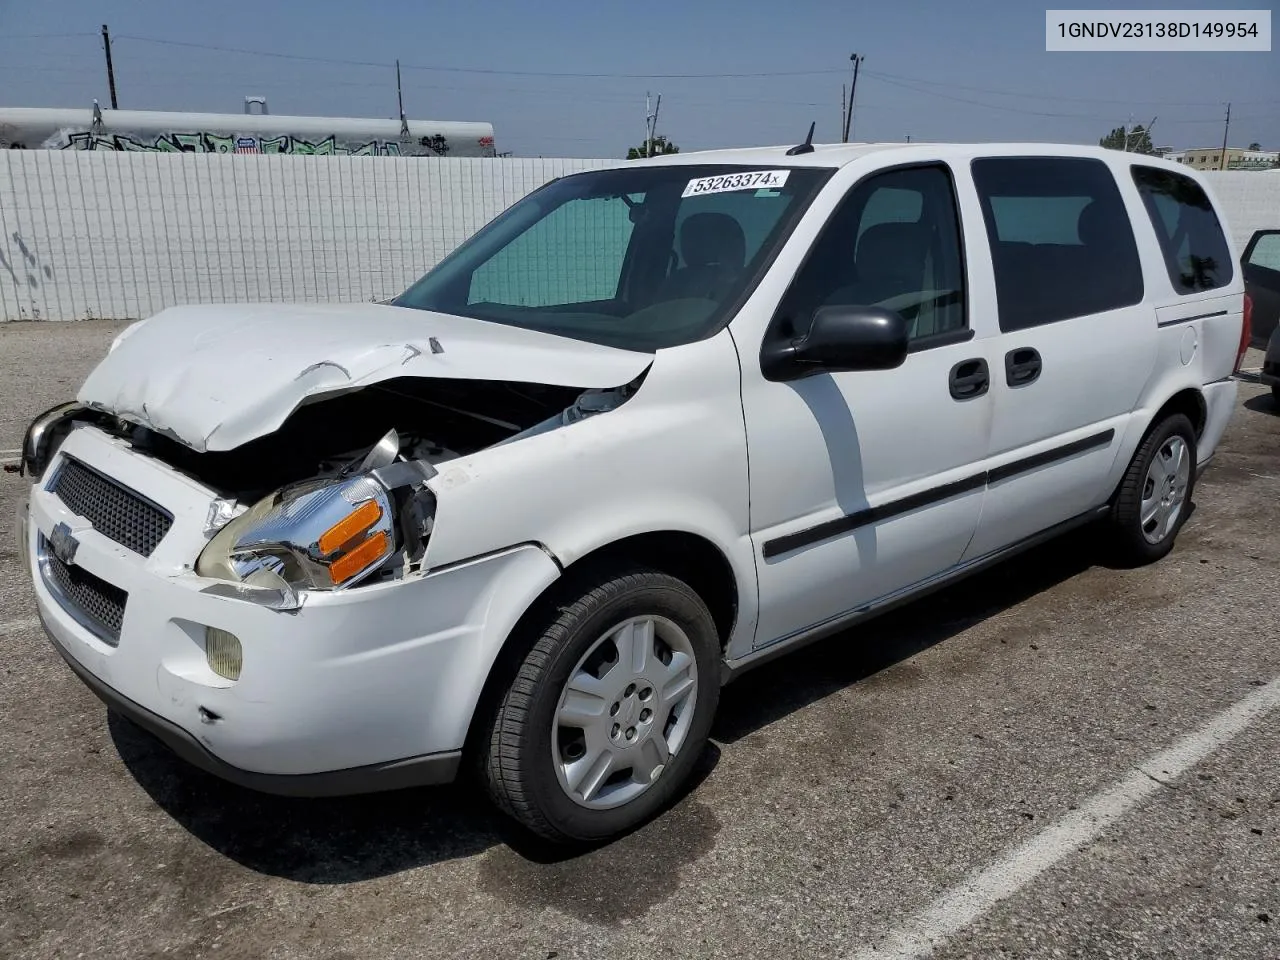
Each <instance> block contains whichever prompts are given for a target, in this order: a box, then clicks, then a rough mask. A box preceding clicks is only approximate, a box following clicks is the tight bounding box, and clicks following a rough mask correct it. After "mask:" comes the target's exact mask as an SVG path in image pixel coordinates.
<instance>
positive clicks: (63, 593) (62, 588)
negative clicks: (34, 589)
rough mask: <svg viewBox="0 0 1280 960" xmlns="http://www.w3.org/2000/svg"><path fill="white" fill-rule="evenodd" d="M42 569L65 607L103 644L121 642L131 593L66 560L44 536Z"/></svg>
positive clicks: (41, 553) (46, 579) (42, 541)
mask: <svg viewBox="0 0 1280 960" xmlns="http://www.w3.org/2000/svg"><path fill="white" fill-rule="evenodd" d="M40 569H41V571H42V572H43V573H44V580H45V583H46V584H47V585H48V587H49V591H50V592H51V593H52V594H53V596H54V598H55V599H56V600H57V601H58V603H59V604H61V605H62V608H63V609H64V610H66V611H67V612H68V613H69V614H71V615H72V616H73V617H75V618H76V619H77V620H79V621H80V622H81V623H82V624H83V625H84V626H85V627H86V628H88V629H89V630H91V631H92V632H93V633H94V634H96V635H97V636H98V637H99V638H100V639H101V640H102V641H103V642H104V643H108V644H110V645H111V646H113V647H114V646H116V645H117V644H118V643H119V642H120V625H121V624H122V623H123V622H124V605H125V603H126V602H127V601H128V599H129V594H127V593H126V592H125V591H123V590H121V589H120V588H119V587H117V586H113V585H112V584H109V583H107V581H105V580H103V579H102V578H100V577H95V576H94V575H93V574H92V573H90V572H89V571H88V570H85V569H84V568H83V567H76V566H68V565H67V564H65V563H63V562H62V561H61V560H59V559H58V558H57V557H55V556H54V555H53V554H52V553H51V552H50V551H49V550H48V549H47V545H46V543H45V542H44V538H43V537H41V543H40Z"/></svg>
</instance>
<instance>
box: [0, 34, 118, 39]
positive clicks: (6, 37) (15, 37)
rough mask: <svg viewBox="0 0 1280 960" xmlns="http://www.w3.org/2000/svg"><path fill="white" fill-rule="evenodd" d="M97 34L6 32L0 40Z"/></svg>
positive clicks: (59, 37)
mask: <svg viewBox="0 0 1280 960" xmlns="http://www.w3.org/2000/svg"><path fill="white" fill-rule="evenodd" d="M96 36H97V34H96V33H6V34H5V35H4V36H2V37H0V40H62V39H65V38H67V37H96Z"/></svg>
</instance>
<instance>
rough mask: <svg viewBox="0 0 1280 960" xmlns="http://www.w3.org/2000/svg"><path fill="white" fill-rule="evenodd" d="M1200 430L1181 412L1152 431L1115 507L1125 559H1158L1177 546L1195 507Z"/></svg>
mask: <svg viewBox="0 0 1280 960" xmlns="http://www.w3.org/2000/svg"><path fill="white" fill-rule="evenodd" d="M1195 468H1196V432H1195V428H1194V427H1192V426H1191V421H1190V420H1189V419H1187V417H1186V416H1185V415H1184V414H1181V413H1175V414H1172V415H1170V416H1168V417H1165V418H1164V419H1163V420H1161V421H1160V422H1159V423H1157V424H1156V425H1155V426H1154V427H1153V428H1152V429H1151V432H1150V433H1148V434H1147V436H1146V439H1144V440H1143V441H1142V445H1141V446H1140V447H1138V452H1137V453H1135V454H1134V455H1133V460H1132V461H1131V462H1130V463H1129V469H1128V470H1126V471H1125V475H1124V479H1123V480H1121V482H1120V489H1119V490H1118V492H1117V493H1116V498H1115V502H1114V503H1113V504H1112V508H1111V524H1112V528H1113V532H1114V534H1115V536H1114V542H1115V547H1116V550H1117V552H1118V554H1119V559H1120V560H1121V561H1122V562H1126V563H1131V564H1135V565H1137V564H1144V563H1152V562H1154V561H1156V560H1159V559H1160V558H1161V557H1163V556H1164V555H1165V554H1167V553H1168V552H1169V551H1170V550H1172V549H1173V542H1174V539H1175V538H1176V537H1177V535H1178V531H1179V530H1181V529H1182V524H1183V523H1185V522H1186V519H1187V514H1188V512H1189V511H1190V509H1191V494H1192V492H1193V490H1194V489H1195V481H1196V469H1195Z"/></svg>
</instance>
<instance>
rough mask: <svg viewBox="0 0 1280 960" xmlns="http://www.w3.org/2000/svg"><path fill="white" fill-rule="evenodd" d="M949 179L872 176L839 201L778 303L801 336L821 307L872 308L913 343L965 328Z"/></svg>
mask: <svg viewBox="0 0 1280 960" xmlns="http://www.w3.org/2000/svg"><path fill="white" fill-rule="evenodd" d="M961 242H962V241H961V238H960V223H959V217H958V215H957V213H956V200H955V191H954V189H953V188H952V184H951V177H950V175H949V173H948V172H947V170H946V169H945V168H943V167H941V166H928V167H911V168H906V169H902V170H890V171H887V172H885V173H880V174H876V175H874V176H872V177H870V178H868V179H866V180H864V181H862V182H861V183H859V184H858V185H857V186H855V187H854V188H853V189H852V190H851V191H850V192H849V194H848V195H847V196H846V197H845V198H844V200H843V201H841V204H840V206H839V207H837V208H836V211H835V213H833V214H832V216H831V219H830V220H829V221H828V222H827V225H826V227H824V228H823V231H822V234H821V235H820V236H819V237H818V240H817V242H816V243H815V244H814V247H813V249H812V251H810V254H809V259H808V260H807V261H806V262H805V264H804V266H803V267H802V268H801V270H800V272H799V274H798V275H797V276H796V279H795V281H794V282H793V283H792V286H791V289H790V290H789V291H788V292H787V296H786V298H785V300H784V301H783V311H784V314H785V315H786V316H788V317H789V318H790V319H791V321H792V323H793V324H795V325H796V326H797V328H799V329H803V328H805V327H807V326H808V319H809V318H810V317H812V316H813V313H814V311H816V310H817V309H818V308H819V307H825V306H836V305H839V306H874V307H884V308H885V309H889V310H894V311H896V312H898V313H899V314H901V315H902V317H903V319H905V320H906V321H907V324H908V328H909V330H910V335H911V340H912V341H920V340H925V339H926V338H929V337H935V336H937V335H939V334H945V333H954V332H955V331H957V330H963V329H965V326H966V322H967V321H966V317H965V292H964V258H963V256H962V253H961Z"/></svg>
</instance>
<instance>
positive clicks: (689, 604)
mask: <svg viewBox="0 0 1280 960" xmlns="http://www.w3.org/2000/svg"><path fill="white" fill-rule="evenodd" d="M561 596H562V598H563V599H562V600H561V602H559V603H557V604H556V605H555V606H554V607H552V608H551V609H550V610H549V612H548V613H547V614H545V615H544V616H543V617H542V618H541V619H540V620H538V621H536V622H535V623H533V624H531V628H532V629H531V631H530V635H529V637H528V638H527V641H526V642H528V643H530V645H529V647H528V652H527V653H526V654H525V655H524V658H523V661H522V662H521V663H520V664H519V666H518V668H517V669H516V671H515V676H514V678H513V679H512V680H511V682H510V684H509V686H508V687H507V689H506V691H505V693H503V694H502V695H501V696H500V697H499V699H498V702H497V705H496V708H495V709H494V711H493V714H492V717H491V720H490V722H489V726H488V729H487V731H484V733H485V734H487V735H484V736H482V737H480V739H479V741H478V744H477V745H478V747H479V751H480V754H481V755H480V756H479V757H478V758H477V759H478V760H479V766H480V770H481V773H482V775H483V777H484V779H485V781H486V783H487V787H488V791H489V794H490V796H491V797H492V798H493V800H494V802H495V803H496V804H497V805H498V807H499V808H500V809H502V810H503V811H504V812H505V813H507V814H509V815H510V816H512V817H514V818H515V819H516V820H517V821H518V822H519V823H520V824H522V825H523V826H524V827H526V828H527V829H529V830H530V831H532V832H533V833H535V834H538V835H539V836H542V837H544V838H546V839H548V840H552V841H555V842H558V843H571V842H594V841H601V840H607V839H610V838H613V837H616V836H618V835H621V834H623V833H625V832H627V831H629V830H631V829H633V828H634V827H636V826H638V825H639V824H641V823H643V822H645V821H646V820H648V819H649V818H650V817H652V816H653V815H654V814H656V813H658V812H659V811H661V810H662V809H664V808H665V807H666V806H667V804H668V803H670V802H671V800H672V799H673V798H674V797H675V796H676V795H677V793H678V792H679V790H680V788H681V786H682V785H683V784H684V783H685V781H686V780H688V778H689V775H690V773H691V772H692V771H693V769H694V767H695V765H696V763H697V761H698V757H699V756H700V755H701V753H702V751H703V749H704V747H705V745H706V741H707V735H708V733H709V732H710V729H711V721H712V719H713V717H714V715H715V711H716V706H717V704H718V702H719V698H720V672H719V670H720V641H719V637H718V635H717V632H716V628H715V622H714V621H713V619H712V617H711V613H710V611H709V610H708V609H707V606H706V604H705V603H704V602H703V601H702V599H701V598H700V597H699V596H698V595H697V594H696V593H695V592H694V591H693V589H692V588H690V587H689V586H688V585H687V584H685V583H684V582H683V581H681V580H677V579H676V578H675V577H671V576H668V575H667V574H665V573H660V572H658V571H656V570H651V569H647V568H629V569H627V570H624V571H620V572H616V573H607V574H604V575H598V576H596V577H595V578H580V579H578V580H577V581H576V583H569V584H566V589H565V590H564V592H563V593H562V594H561ZM642 615H656V616H661V617H665V618H667V619H668V620H670V621H672V622H673V623H675V624H677V625H678V626H679V627H680V628H681V629H682V630H683V631H684V633H685V635H686V636H687V637H688V639H689V640H690V641H691V644H692V648H693V655H694V660H695V662H696V664H697V671H698V676H697V686H696V689H697V693H696V699H695V701H694V704H693V717H692V720H691V721H690V724H689V729H688V733H687V735H686V737H685V739H684V742H683V744H682V745H681V747H680V749H679V751H678V752H677V753H675V754H674V755H672V757H671V759H670V760H669V761H668V763H667V765H666V766H665V767H664V768H663V769H662V772H661V774H660V776H659V777H658V779H657V781H656V782H654V783H653V785H652V786H650V787H648V788H647V789H646V790H645V791H644V792H643V793H641V794H640V795H639V796H638V797H636V798H635V799H633V800H631V801H630V802H628V803H625V804H623V805H622V806H619V807H615V808H613V809H604V810H602V809H590V808H587V807H585V806H581V805H579V804H578V803H576V802H575V801H574V800H573V799H571V798H570V797H569V796H568V794H567V793H566V791H565V790H564V789H563V788H562V787H561V785H560V781H559V779H558V777H557V773H556V768H555V766H554V761H553V745H552V721H553V718H554V716H555V712H556V709H557V706H558V704H559V700H560V694H561V692H562V690H563V689H564V685H565V683H566V682H567V681H568V679H569V676H570V674H571V672H572V671H573V670H574V669H575V668H576V667H577V665H578V663H579V661H580V660H581V659H582V657H583V656H584V655H585V654H586V653H587V651H588V650H589V649H590V648H591V646H592V644H593V643H595V642H596V641H597V640H598V639H600V637H601V636H603V635H604V634H605V633H606V632H607V631H608V630H609V629H610V628H611V627H613V626H614V625H616V624H618V623H620V622H622V621H624V620H626V619H628V618H630V617H634V616H642Z"/></svg>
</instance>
